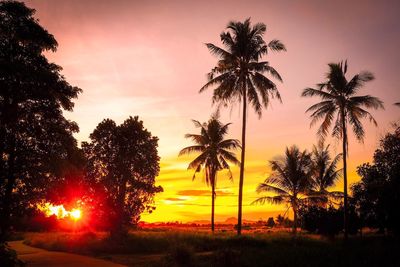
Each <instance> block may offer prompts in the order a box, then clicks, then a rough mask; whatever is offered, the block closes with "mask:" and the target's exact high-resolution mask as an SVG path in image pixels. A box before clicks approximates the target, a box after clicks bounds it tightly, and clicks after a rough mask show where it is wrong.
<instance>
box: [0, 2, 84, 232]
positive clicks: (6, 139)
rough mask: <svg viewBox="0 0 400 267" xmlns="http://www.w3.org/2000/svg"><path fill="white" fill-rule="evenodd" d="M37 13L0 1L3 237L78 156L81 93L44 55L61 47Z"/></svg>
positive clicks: (0, 169) (0, 172) (0, 151)
mask: <svg viewBox="0 0 400 267" xmlns="http://www.w3.org/2000/svg"><path fill="white" fill-rule="evenodd" d="M34 13H35V10H34V9H30V8H28V7H26V6H25V4H24V3H20V2H15V1H2V2H0V88H1V89H0V155H1V156H0V217H1V223H0V227H1V229H0V230H1V238H3V239H4V236H5V234H6V231H7V229H8V227H9V223H10V216H11V214H13V212H15V211H16V210H21V209H23V208H24V207H27V206H28V205H29V201H33V200H34V199H35V198H36V197H38V196H40V195H42V194H43V193H44V192H45V189H46V188H47V187H48V186H50V185H51V184H52V183H53V181H56V180H57V178H59V177H60V176H61V175H63V173H64V167H65V165H66V162H68V161H69V160H70V157H71V155H72V154H73V153H74V151H76V149H77V144H76V140H75V139H74V138H73V136H72V134H73V133H74V132H77V131H78V126H77V125H76V123H74V122H71V121H68V120H67V119H65V118H64V116H63V110H68V111H71V110H72V109H73V106H74V103H73V101H72V100H73V99H74V98H77V96H78V94H79V93H80V92H81V89H79V88H77V87H73V86H71V85H69V83H68V82H67V81H66V80H65V78H64V77H63V76H62V75H61V74H60V71H61V67H60V66H58V65H56V64H54V63H50V62H48V60H47V59H46V57H45V56H44V52H48V51H53V52H54V51H56V49H57V42H56V40H55V39H54V36H53V35H51V34H49V33H48V32H47V31H46V30H45V29H44V28H43V27H42V26H41V25H40V24H39V23H38V20H36V19H35V18H34Z"/></svg>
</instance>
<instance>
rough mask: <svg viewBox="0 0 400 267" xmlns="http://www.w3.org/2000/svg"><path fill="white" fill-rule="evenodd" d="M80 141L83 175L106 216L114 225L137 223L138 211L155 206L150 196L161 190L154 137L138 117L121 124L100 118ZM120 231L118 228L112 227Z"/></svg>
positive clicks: (130, 118)
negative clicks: (84, 174)
mask: <svg viewBox="0 0 400 267" xmlns="http://www.w3.org/2000/svg"><path fill="white" fill-rule="evenodd" d="M90 140H91V141H90V142H84V143H83V144H82V148H83V151H84V153H85V156H86V159H87V165H86V178H87V180H88V183H89V184H90V186H91V189H92V190H94V191H95V194H97V193H98V194H100V195H103V196H104V199H103V200H101V201H103V202H105V203H106V205H105V206H106V207H108V210H107V213H106V214H105V216H106V217H102V218H101V219H102V220H107V218H108V219H109V220H110V221H111V222H112V225H113V226H114V227H116V228H120V227H122V225H126V224H127V223H137V222H138V221H139V219H140V214H141V213H142V212H144V211H149V212H151V211H152V210H154V209H155V207H154V206H153V205H152V204H153V197H154V195H155V194H156V193H158V192H161V191H162V188H161V187H160V186H155V177H156V176H157V175H158V173H159V170H160V166H159V160H160V158H159V156H158V152H157V146H158V144H157V143H158V138H157V137H155V136H152V135H151V133H150V132H149V131H147V130H146V129H145V128H144V126H143V122H142V121H140V120H139V118H138V117H133V118H132V117H129V118H128V119H127V120H125V121H124V122H123V123H122V124H121V125H116V123H115V122H114V121H113V120H110V119H105V120H103V121H102V122H101V123H100V124H99V125H98V126H97V127H96V129H95V130H94V131H93V133H91V134H90ZM115 230H116V231H120V230H122V229H115Z"/></svg>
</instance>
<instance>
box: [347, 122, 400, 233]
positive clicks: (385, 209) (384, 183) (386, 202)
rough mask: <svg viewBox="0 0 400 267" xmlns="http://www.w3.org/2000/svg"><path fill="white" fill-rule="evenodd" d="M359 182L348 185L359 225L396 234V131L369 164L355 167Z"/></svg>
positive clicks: (399, 174)
mask: <svg viewBox="0 0 400 267" xmlns="http://www.w3.org/2000/svg"><path fill="white" fill-rule="evenodd" d="M357 172H358V174H359V175H360V176H361V181H360V182H358V183H355V184H354V185H353V186H352V191H353V201H354V203H355V204H356V206H357V208H358V211H359V213H360V217H361V218H363V224H364V225H365V226H368V227H374V228H379V229H381V230H382V231H383V230H384V229H387V230H389V231H393V232H394V233H396V234H399V233H400V228H399V225H400V216H399V212H398V207H399V205H400V128H397V129H396V130H395V131H394V132H393V133H388V134H387V135H386V136H385V137H384V138H382V140H381V142H380V146H379V148H378V149H377V150H376V151H375V153H374V158H373V162H372V163H365V164H363V165H361V166H359V167H358V169H357Z"/></svg>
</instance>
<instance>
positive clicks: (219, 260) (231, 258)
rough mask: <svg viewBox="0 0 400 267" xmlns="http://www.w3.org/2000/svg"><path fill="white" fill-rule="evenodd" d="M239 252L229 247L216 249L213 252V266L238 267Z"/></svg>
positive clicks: (239, 264)
mask: <svg viewBox="0 0 400 267" xmlns="http://www.w3.org/2000/svg"><path fill="white" fill-rule="evenodd" d="M240 258H241V253H240V251H239V250H234V249H230V248H226V249H221V250H217V251H215V252H214V253H213V259H212V260H213V263H214V265H213V266H221V267H223V266H230V267H240V266H241V263H240Z"/></svg>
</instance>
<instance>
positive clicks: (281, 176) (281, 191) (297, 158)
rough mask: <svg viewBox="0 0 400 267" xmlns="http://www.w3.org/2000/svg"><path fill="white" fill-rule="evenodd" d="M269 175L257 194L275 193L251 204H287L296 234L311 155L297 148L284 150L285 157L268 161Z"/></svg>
mask: <svg viewBox="0 0 400 267" xmlns="http://www.w3.org/2000/svg"><path fill="white" fill-rule="evenodd" d="M270 165H271V168H272V173H271V175H270V176H269V177H268V178H267V179H266V180H265V181H264V182H263V183H260V184H259V185H258V187H257V193H268V192H272V193H275V194H276V195H275V196H263V197H260V198H258V199H256V200H255V201H254V202H253V204H264V203H271V204H283V203H285V204H287V205H289V207H291V208H292V210H293V214H294V223H293V234H296V232H297V218H298V211H299V208H300V206H301V205H302V204H304V202H305V201H306V200H307V198H308V196H307V194H308V193H309V190H310V187H311V182H312V181H311V179H312V178H311V177H312V173H313V163H312V160H311V155H310V154H309V153H308V152H307V151H303V152H301V151H300V150H299V148H298V147H297V146H292V147H290V148H286V151H285V156H284V157H280V158H278V159H276V160H272V161H270Z"/></svg>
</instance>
